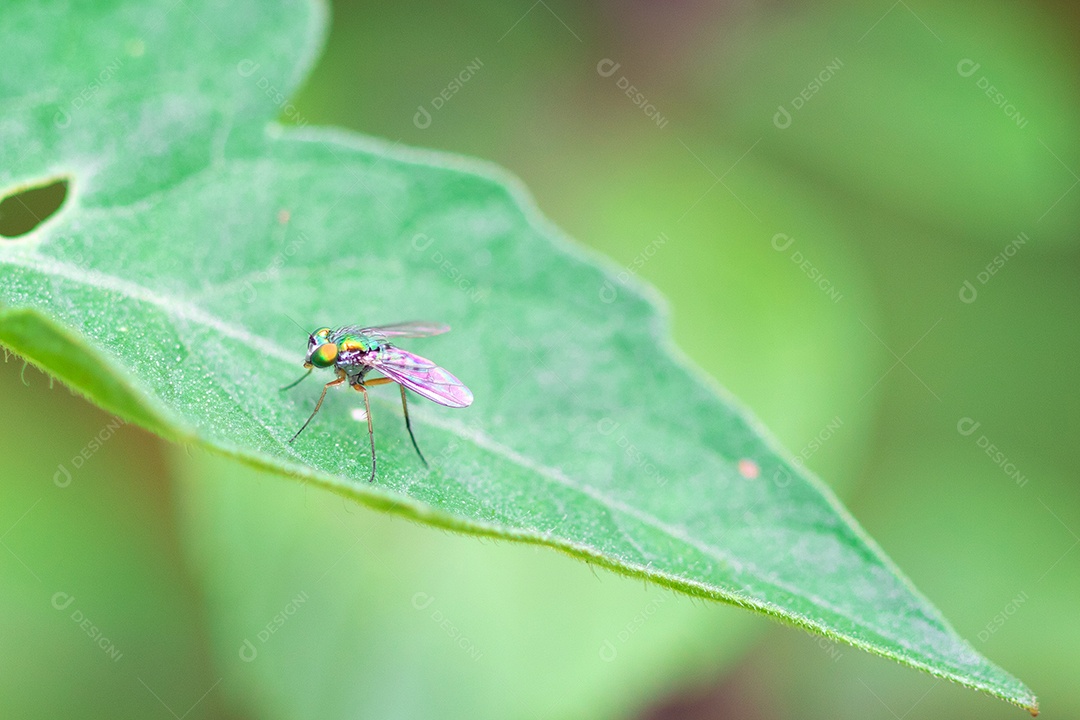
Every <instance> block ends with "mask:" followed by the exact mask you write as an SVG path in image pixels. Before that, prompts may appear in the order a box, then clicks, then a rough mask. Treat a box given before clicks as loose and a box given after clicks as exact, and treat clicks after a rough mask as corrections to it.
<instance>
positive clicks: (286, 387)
mask: <svg viewBox="0 0 1080 720" xmlns="http://www.w3.org/2000/svg"><path fill="white" fill-rule="evenodd" d="M314 369H315V368H310V369H308V371H307V372H306V373H304V374H303V375H301V376H300V379H299V380H297V381H296V382H291V383H289V384H288V385H286V386H285V387H283V388H281V392H285V391H286V390H292V389H293V388H294V387H296V386H297V385H299V384H300V383H302V382H304V381H305V380H307V376H308V375H310V374H311V372H312V370H314Z"/></svg>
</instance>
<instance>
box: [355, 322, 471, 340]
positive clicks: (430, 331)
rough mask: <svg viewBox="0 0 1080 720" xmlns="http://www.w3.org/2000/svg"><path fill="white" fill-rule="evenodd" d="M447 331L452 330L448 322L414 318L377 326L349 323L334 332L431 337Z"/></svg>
mask: <svg viewBox="0 0 1080 720" xmlns="http://www.w3.org/2000/svg"><path fill="white" fill-rule="evenodd" d="M445 332H450V326H449V325H447V324H446V323H437V322H424V321H422V320H414V321H413V322H403V323H394V324H393V325H376V326H375V327H363V326H361V325H349V326H347V327H343V328H338V329H337V330H336V331H335V333H334V334H335V335H337V336H340V337H343V336H345V335H366V336H368V337H374V338H380V339H381V338H391V337H403V338H421V337H431V336H432V335H442V334H443V333H445Z"/></svg>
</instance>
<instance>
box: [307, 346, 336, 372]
mask: <svg viewBox="0 0 1080 720" xmlns="http://www.w3.org/2000/svg"><path fill="white" fill-rule="evenodd" d="M337 355H338V349H337V345H335V344H334V343H323V344H322V345H320V346H319V347H317V348H315V350H314V352H312V353H311V364H312V365H314V366H315V367H320V368H326V367H330V366H331V365H333V364H334V361H335V360H337Z"/></svg>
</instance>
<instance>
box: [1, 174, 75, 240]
mask: <svg viewBox="0 0 1080 720" xmlns="http://www.w3.org/2000/svg"><path fill="white" fill-rule="evenodd" d="M67 191H68V181H67V178H61V179H60V180H53V181H51V182H48V183H46V184H44V185H36V186H34V187H28V188H23V189H21V190H18V191H17V192H13V193H11V194H10V195H8V196H7V197H5V198H4V199H3V200H0V237H5V238H17V237H19V236H20V235H25V234H26V233H28V232H30V231H31V230H33V229H34V228H36V227H37V226H38V225H40V224H41V223H43V222H45V221H46V220H48V219H49V218H50V217H52V216H53V215H55V214H56V211H57V210H59V209H60V206H61V205H63V204H64V198H66V197H67Z"/></svg>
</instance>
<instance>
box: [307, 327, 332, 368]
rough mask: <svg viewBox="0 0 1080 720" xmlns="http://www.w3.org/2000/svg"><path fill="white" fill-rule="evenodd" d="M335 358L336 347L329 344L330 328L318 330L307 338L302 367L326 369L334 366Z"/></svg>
mask: <svg viewBox="0 0 1080 720" xmlns="http://www.w3.org/2000/svg"><path fill="white" fill-rule="evenodd" d="M337 356H338V346H337V345H336V344H335V343H332V342H330V328H325V327H324V328H319V329H318V330H316V331H315V332H313V333H312V334H311V335H310V336H309V337H308V347H307V357H305V358H304V367H306V368H310V367H312V366H314V367H317V368H327V367H330V366H331V365H333V364H334V362H335V361H336V360H337Z"/></svg>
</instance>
